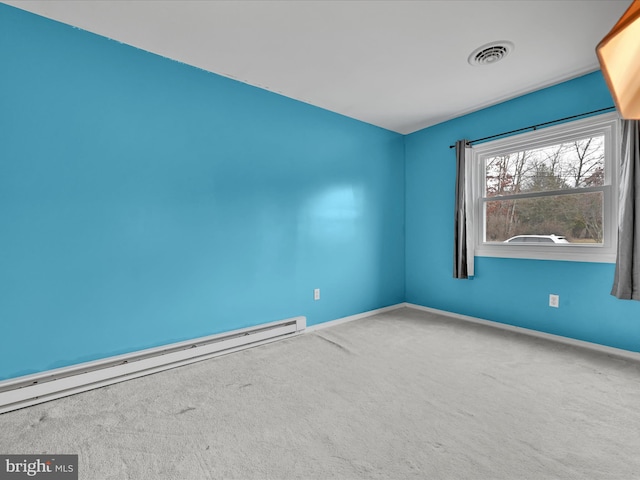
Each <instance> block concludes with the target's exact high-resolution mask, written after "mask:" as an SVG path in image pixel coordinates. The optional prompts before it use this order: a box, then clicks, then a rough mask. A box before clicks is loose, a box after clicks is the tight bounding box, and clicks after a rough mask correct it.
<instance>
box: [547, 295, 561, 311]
mask: <svg viewBox="0 0 640 480" xmlns="http://www.w3.org/2000/svg"><path fill="white" fill-rule="evenodd" d="M549 306H550V307H554V308H558V307H559V306H560V295H554V294H553V293H551V294H550V295H549Z"/></svg>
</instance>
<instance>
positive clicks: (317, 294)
mask: <svg viewBox="0 0 640 480" xmlns="http://www.w3.org/2000/svg"><path fill="white" fill-rule="evenodd" d="M313 299H314V300H320V289H319V288H314V289H313Z"/></svg>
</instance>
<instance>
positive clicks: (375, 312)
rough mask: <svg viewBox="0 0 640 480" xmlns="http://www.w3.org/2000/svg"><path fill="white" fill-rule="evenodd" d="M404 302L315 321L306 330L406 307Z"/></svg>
mask: <svg viewBox="0 0 640 480" xmlns="http://www.w3.org/2000/svg"><path fill="white" fill-rule="evenodd" d="M406 306H407V304H406V303H397V304H396V305H390V306H388V307H382V308H376V309H375V310H369V311H367V312H363V313H357V314H355V315H349V316H348V317H342V318H337V319H335V320H329V321H327V322H322V323H316V324H315V325H310V326H308V327H307V328H306V330H305V333H306V332H314V331H316V330H322V329H324V328H329V327H335V326H336V325H340V324H341V323H347V322H353V321H354V320H360V319H361V318H366V317H371V316H373V315H378V314H379V313H384V312H390V311H392V310H397V309H398V308H403V307H406Z"/></svg>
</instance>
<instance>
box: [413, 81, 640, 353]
mask: <svg viewBox="0 0 640 480" xmlns="http://www.w3.org/2000/svg"><path fill="white" fill-rule="evenodd" d="M612 104H613V102H612V100H611V97H610V95H609V92H608V90H607V88H606V85H605V83H604V80H603V78H602V75H601V74H600V73H599V72H596V73H593V74H590V75H586V76H583V77H580V78H577V79H575V80H572V81H569V82H565V83H562V84H560V85H556V86H554V87H550V88H546V89H544V90H540V91H537V92H534V93H531V94H529V95H525V96H522V97H519V98H516V99H514V100H511V101H508V102H505V103H502V104H499V105H496V106H493V107H490V108H486V109H484V110H481V111H478V112H475V113H472V114H469V115H465V116H463V117H460V118H456V119H454V120H451V121H448V122H445V123H442V124H439V125H436V126H433V127H430V128H427V129H425V130H421V131H419V132H416V133H414V134H412V135H409V136H407V137H406V138H405V151H406V154H405V155H406V156H405V161H406V165H405V170H406V300H407V302H411V303H416V304H419V305H423V306H428V307H433V308H438V309H442V310H447V311H451V312H455V313H461V314H464V315H471V316H474V317H479V318H484V319H489V320H494V321H498V322H502V323H507V324H511V325H517V326H521V327H526V328H531V329H535V330H540V331H543V332H549V333H554V334H558V335H563V336H566V337H571V338H576V339H580V340H586V341H591V342H595V343H600V344H604V345H609V346H613V347H618V348H623V349H627V350H632V351H640V303H638V302H630V301H623V300H617V299H615V298H614V297H612V296H611V295H610V294H609V292H610V291H611V286H612V282H613V272H614V265H612V264H597V263H579V262H556V261H536V260H516V259H502V258H477V259H476V272H475V273H476V276H475V278H474V279H473V280H455V279H453V278H452V268H453V267H452V265H453V249H452V245H453V211H454V203H453V202H454V197H455V153H454V150H452V149H449V145H451V144H453V143H454V142H455V141H456V140H459V139H461V138H468V139H474V138H482V137H485V136H489V135H493V134H496V133H499V132H503V131H509V130H514V129H518V128H522V127H526V126H528V125H532V124H536V123H542V122H547V121H551V120H555V119H557V118H564V117H567V116H570V115H575V114H579V113H583V112H588V111H591V110H596V109H599V108H604V107H609V106H611V105H612ZM550 293H557V294H559V295H560V308H558V309H555V308H550V307H549V306H548V301H549V294H550Z"/></svg>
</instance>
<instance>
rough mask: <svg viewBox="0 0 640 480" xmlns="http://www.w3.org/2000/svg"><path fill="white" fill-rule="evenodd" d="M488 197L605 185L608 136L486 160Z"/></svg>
mask: <svg viewBox="0 0 640 480" xmlns="http://www.w3.org/2000/svg"><path fill="white" fill-rule="evenodd" d="M485 173H486V191H485V195H484V196H486V197H495V196H499V195H511V194H514V193H524V192H544V191H551V190H564V189H567V188H584V187H598V186H602V185H604V136H595V137H589V138H584V139H581V140H576V141H573V142H567V143H561V144H558V145H552V146H549V147H543V148H538V149H532V150H524V151H521V152H513V153H510V154H507V155H499V156H496V157H491V158H487V159H486V163H485Z"/></svg>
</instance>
